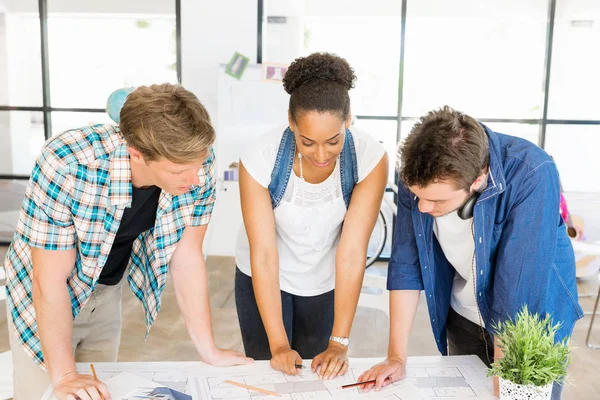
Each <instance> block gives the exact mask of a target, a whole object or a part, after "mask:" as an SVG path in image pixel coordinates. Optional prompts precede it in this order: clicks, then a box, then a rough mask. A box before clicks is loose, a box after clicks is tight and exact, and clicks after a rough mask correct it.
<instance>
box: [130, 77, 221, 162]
mask: <svg viewBox="0 0 600 400" xmlns="http://www.w3.org/2000/svg"><path fill="white" fill-rule="evenodd" d="M119 126H120V128H121V133H122V135H123V137H124V138H125V140H126V141H127V144H128V145H129V146H131V147H134V148H135V149H137V150H139V151H140V153H142V155H143V156H144V159H146V160H147V161H154V160H157V159H159V158H161V157H164V158H166V159H167V160H169V161H171V162H174V163H178V164H186V163H189V162H193V161H196V160H198V158H199V157H205V156H206V155H208V150H209V148H210V146H211V145H212V144H213V143H214V141H215V130H214V128H213V126H212V124H211V121H210V116H209V115H208V111H206V109H205V108H204V106H203V105H202V104H201V103H200V101H199V100H198V98H197V97H196V96H195V95H194V94H193V93H192V92H190V91H188V90H186V89H184V88H183V87H182V86H181V85H173V84H170V83H163V84H160V85H151V86H140V87H138V88H137V89H135V90H134V91H133V92H131V93H130V94H129V96H127V100H126V101H125V104H124V105H123V108H122V109H121V114H120V124H119Z"/></svg>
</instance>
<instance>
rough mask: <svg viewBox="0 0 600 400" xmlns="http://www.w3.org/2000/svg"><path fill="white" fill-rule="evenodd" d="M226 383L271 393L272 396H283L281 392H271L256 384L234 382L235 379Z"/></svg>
mask: <svg viewBox="0 0 600 400" xmlns="http://www.w3.org/2000/svg"><path fill="white" fill-rule="evenodd" d="M225 383H229V384H230V385H233V386H238V387H242V388H246V389H248V390H253V391H255V392H260V393H263V394H269V395H271V396H277V397H281V395H280V394H279V393H276V392H271V391H270V390H265V389H261V388H258V387H256V386H250V385H244V384H243V383H239V382H234V381H230V380H226V381H225Z"/></svg>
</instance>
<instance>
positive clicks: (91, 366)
mask: <svg viewBox="0 0 600 400" xmlns="http://www.w3.org/2000/svg"><path fill="white" fill-rule="evenodd" d="M90 368H91V369H92V376H93V377H94V379H95V380H98V375H96V368H94V364H90ZM100 398H101V399H102V400H104V396H102V393H100Z"/></svg>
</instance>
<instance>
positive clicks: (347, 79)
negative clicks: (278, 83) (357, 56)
mask: <svg viewBox="0 0 600 400" xmlns="http://www.w3.org/2000/svg"><path fill="white" fill-rule="evenodd" d="M355 80H356V75H354V70H353V69H352V67H350V64H348V62H347V61H346V60H345V59H343V58H341V57H338V56H336V55H334V54H331V53H313V54H311V55H309V56H307V57H300V58H297V59H296V60H295V61H294V62H293V63H292V64H291V65H290V67H289V68H288V70H287V71H286V73H285V77H284V78H283V88H284V89H285V91H286V92H288V93H289V94H290V114H291V115H292V119H293V120H294V121H296V118H297V117H298V116H301V115H303V114H304V113H306V112H308V111H317V112H326V111H328V112H333V113H335V114H337V115H338V116H339V117H340V118H342V119H343V120H346V119H347V118H348V115H349V114H350V96H349V95H348V91H349V90H350V89H352V88H353V87H354V81H355Z"/></svg>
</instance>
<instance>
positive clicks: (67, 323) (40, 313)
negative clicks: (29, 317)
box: [33, 280, 76, 385]
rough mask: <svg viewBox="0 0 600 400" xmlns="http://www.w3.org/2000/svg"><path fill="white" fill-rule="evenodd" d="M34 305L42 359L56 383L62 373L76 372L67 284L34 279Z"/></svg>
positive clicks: (71, 316) (63, 374) (71, 314)
mask: <svg viewBox="0 0 600 400" xmlns="http://www.w3.org/2000/svg"><path fill="white" fill-rule="evenodd" d="M53 283H54V282H53ZM33 305H34V307H35V314H36V322H37V325H38V333H39V336H40V342H41V345H42V353H43V355H44V362H45V364H46V367H47V369H48V372H49V374H50V379H51V380H52V383H53V384H54V385H57V384H58V383H59V382H60V381H61V380H62V378H63V377H64V376H65V375H67V374H69V373H73V372H75V371H76V369H75V358H74V356H73V345H72V337H73V313H72V311H71V299H70V297H69V292H68V290H67V285H66V283H65V282H61V283H59V284H56V285H53V284H52V283H40V282H37V281H36V280H34V283H33Z"/></svg>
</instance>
